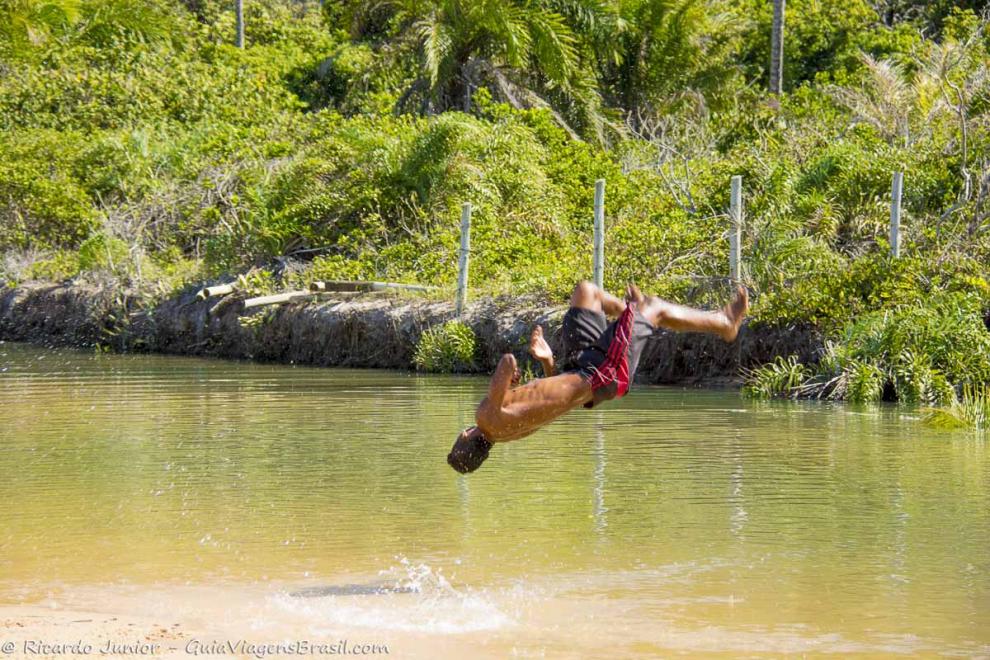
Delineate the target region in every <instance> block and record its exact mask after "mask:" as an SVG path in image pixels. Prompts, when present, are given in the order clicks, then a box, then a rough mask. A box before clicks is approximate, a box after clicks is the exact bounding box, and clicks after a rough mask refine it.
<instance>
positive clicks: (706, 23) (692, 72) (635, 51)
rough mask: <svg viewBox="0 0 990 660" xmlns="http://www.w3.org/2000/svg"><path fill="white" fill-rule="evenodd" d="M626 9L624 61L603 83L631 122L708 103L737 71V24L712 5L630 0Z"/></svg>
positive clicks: (608, 70) (606, 69)
mask: <svg viewBox="0 0 990 660" xmlns="http://www.w3.org/2000/svg"><path fill="white" fill-rule="evenodd" d="M621 10H622V15H621V17H622V21H623V23H622V24H623V27H624V29H623V31H622V33H621V35H620V38H619V39H618V40H617V43H618V45H619V51H620V52H619V57H618V58H617V60H616V61H615V63H614V64H612V63H606V64H605V65H604V66H603V80H604V82H605V85H606V89H608V90H609V92H610V93H609V100H610V101H612V102H613V103H614V104H616V105H619V106H621V107H622V108H623V109H624V110H626V111H627V112H628V113H629V114H630V117H632V118H636V117H648V116H655V115H657V114H664V113H665V112H666V111H667V110H669V108H670V106H671V104H672V103H675V102H678V101H679V100H683V99H691V102H692V103H694V102H696V101H697V100H698V99H699V98H700V99H701V100H702V101H703V104H707V103H709V102H710V101H711V100H712V98H713V97H715V96H718V95H719V94H720V92H721V91H722V90H724V89H725V88H726V87H727V85H726V82H727V79H728V78H730V77H731V76H733V75H735V73H736V72H737V71H738V67H736V66H735V65H734V64H733V63H732V61H731V57H730V49H729V48H728V47H727V46H728V44H729V42H731V38H732V34H733V33H734V25H732V24H731V22H730V21H731V19H730V18H729V16H728V15H727V14H724V13H721V12H719V11H716V6H715V5H713V3H711V2H706V1H705V0H625V2H623V3H622V6H621ZM634 123H635V122H634Z"/></svg>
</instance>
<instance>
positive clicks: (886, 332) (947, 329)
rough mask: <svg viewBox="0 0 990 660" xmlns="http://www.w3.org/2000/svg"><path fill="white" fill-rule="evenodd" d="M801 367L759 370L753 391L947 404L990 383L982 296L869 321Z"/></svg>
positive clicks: (938, 300)
mask: <svg viewBox="0 0 990 660" xmlns="http://www.w3.org/2000/svg"><path fill="white" fill-rule="evenodd" d="M800 366H801V365H798V364H795V363H794V362H793V361H791V362H786V363H785V362H779V363H777V364H774V365H767V366H764V367H762V368H760V369H757V370H755V371H754V372H752V373H751V375H750V377H749V379H748V380H749V382H748V384H747V387H746V390H747V392H749V393H751V394H754V395H757V396H781V395H783V396H817V397H822V396H827V397H829V398H835V399H845V400H848V401H856V402H873V401H880V400H881V399H883V398H888V399H892V400H898V401H903V402H907V403H929V404H930V403H944V402H948V401H951V400H952V398H953V397H954V394H955V392H956V391H959V390H962V389H963V388H966V387H971V386H977V385H980V384H982V383H987V382H990V333H988V332H987V329H986V327H985V325H984V323H983V314H982V311H981V307H980V302H979V300H978V299H977V298H974V297H973V296H965V295H962V294H951V293H950V294H940V295H937V296H934V297H931V298H930V299H929V300H927V301H926V302H924V303H917V304H912V305H906V306H901V307H897V308H894V309H889V310H883V311H877V312H871V313H869V314H865V315H863V316H862V317H860V318H859V319H857V320H855V321H853V322H851V323H850V324H849V325H848V327H847V328H846V330H845V331H844V332H843V334H842V336H841V338H840V339H839V340H838V341H836V342H834V343H831V344H830V345H829V346H828V349H827V351H826V353H825V355H824V356H823V357H822V359H821V361H820V363H819V364H818V365H816V366H815V367H814V368H809V369H807V370H804V369H799V367H800Z"/></svg>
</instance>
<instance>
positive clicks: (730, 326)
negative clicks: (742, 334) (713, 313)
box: [720, 285, 749, 342]
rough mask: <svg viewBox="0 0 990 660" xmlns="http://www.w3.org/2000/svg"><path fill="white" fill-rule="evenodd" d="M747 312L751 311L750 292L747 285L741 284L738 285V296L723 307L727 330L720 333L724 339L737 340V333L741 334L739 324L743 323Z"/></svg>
mask: <svg viewBox="0 0 990 660" xmlns="http://www.w3.org/2000/svg"><path fill="white" fill-rule="evenodd" d="M747 312H749V293H748V292H747V291H746V287H744V286H742V285H739V286H737V287H736V297H735V298H733V299H732V302H730V303H729V304H728V305H726V306H725V307H724V308H723V309H722V314H723V315H725V320H726V322H727V323H726V329H725V331H724V332H722V333H720V334H721V336H722V339H724V340H725V341H729V342H731V341H735V339H736V335H738V334H739V326H740V325H742V322H743V320H744V319H745V318H746V314H747Z"/></svg>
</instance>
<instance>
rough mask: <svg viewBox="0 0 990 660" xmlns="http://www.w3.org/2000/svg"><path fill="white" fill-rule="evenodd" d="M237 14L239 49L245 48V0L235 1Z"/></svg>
mask: <svg viewBox="0 0 990 660" xmlns="http://www.w3.org/2000/svg"><path fill="white" fill-rule="evenodd" d="M234 3H235V10H236V12H237V47H238V48H244V0H234Z"/></svg>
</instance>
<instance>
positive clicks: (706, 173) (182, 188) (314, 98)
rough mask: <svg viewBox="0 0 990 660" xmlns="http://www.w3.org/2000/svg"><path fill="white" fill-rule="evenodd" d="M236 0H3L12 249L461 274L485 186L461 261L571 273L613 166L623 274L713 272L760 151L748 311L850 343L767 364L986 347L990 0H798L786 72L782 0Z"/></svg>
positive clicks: (428, 278) (772, 379)
mask: <svg viewBox="0 0 990 660" xmlns="http://www.w3.org/2000/svg"><path fill="white" fill-rule="evenodd" d="M245 7H246V26H247V35H246V42H247V47H246V48H244V49H238V48H236V47H234V46H233V39H234V14H233V11H232V6H231V4H229V3H224V2H217V1H215V0H186V4H184V5H176V4H175V3H172V2H166V1H165V0H148V1H146V2H140V3H139V2H134V0H2V1H0V74H2V75H0V252H2V253H3V255H4V256H3V260H2V261H0V279H3V280H5V281H7V282H8V283H16V282H18V281H22V280H26V279H30V278H47V279H61V278H67V277H85V278H102V279H104V280H106V279H107V278H113V280H114V281H116V282H118V283H122V284H124V285H127V286H131V287H133V288H134V289H136V290H143V291H156V292H157V293H158V294H164V293H167V292H168V291H171V290H174V288H176V287H179V286H182V285H184V284H186V283H188V282H192V281H197V280H202V279H204V278H207V277H211V276H216V275H220V274H225V273H235V272H240V273H244V272H248V271H251V272H254V273H258V272H261V271H262V270H264V271H265V272H271V273H274V276H273V278H274V279H273V280H272V286H277V285H278V281H279V280H278V278H279V277H282V278H283V283H287V282H285V280H286V278H291V279H292V281H293V283H301V282H302V281H305V280H307V279H318V278H374V279H388V280H406V281H418V282H422V283H426V284H434V285H441V286H451V285H452V284H453V281H454V277H455V271H456V264H457V243H458V218H459V207H460V204H461V203H462V202H464V201H470V202H472V203H473V204H474V208H475V212H474V217H473V253H472V270H471V284H472V286H473V287H474V288H476V289H481V290H482V291H488V292H493V293H494V292H505V291H536V292H544V293H545V294H546V295H548V296H550V297H553V298H559V297H561V296H562V295H563V294H564V293H565V292H566V291H567V289H568V288H569V287H570V286H571V285H572V283H573V281H574V280H575V279H577V278H579V277H586V276H588V275H589V274H590V269H591V255H590V242H591V200H592V191H593V182H594V180H595V179H597V178H605V179H606V180H607V193H606V200H607V212H608V219H607V234H608V240H607V252H608V258H607V267H606V285H607V286H609V287H611V288H615V289H617V288H619V287H620V286H621V284H622V283H623V282H625V281H627V280H629V279H635V280H636V281H637V282H638V283H639V284H640V285H641V286H642V287H643V288H644V289H649V290H655V291H658V292H660V293H661V294H663V295H667V296H671V297H674V298H677V299H681V300H690V301H693V302H700V303H707V302H712V301H714V300H716V299H719V298H721V297H723V296H724V295H725V292H726V290H727V287H726V286H725V284H726V282H725V279H724V277H725V275H726V273H727V261H728V257H727V253H728V222H727V217H726V209H727V206H728V191H729V178H730V176H732V175H734V174H740V175H742V176H743V180H744V200H745V206H746V218H745V228H744V232H743V257H744V262H745V263H744V273H743V277H744V280H745V282H746V284H747V285H748V286H749V287H750V290H751V291H752V292H753V294H754V295H753V298H754V308H753V312H754V324H756V325H758V324H793V325H795V326H814V327H817V328H819V329H821V330H822V331H823V332H825V333H826V334H827V335H829V336H831V337H833V338H834V339H835V342H836V343H835V345H834V347H833V348H832V349H831V350H830V351H829V352H828V353H827V354H826V355H825V356H823V358H822V360H821V362H820V363H819V364H814V365H799V364H797V363H796V362H793V361H790V362H789V361H787V360H786V359H784V358H783V357H782V361H781V362H779V363H777V364H776V365H769V366H767V367H766V368H764V369H761V370H758V371H756V372H754V374H753V378H752V381H751V387H750V389H751V390H752V391H753V392H755V393H759V394H764V395H784V396H802V395H804V396H832V397H840V398H841V397H844V398H852V399H860V400H876V399H879V398H888V399H889V398H900V399H905V400H911V401H933V402H934V401H940V400H947V399H950V398H951V396H952V395H951V393H952V392H953V391H959V390H961V387H962V386H963V385H964V384H966V383H973V384H976V383H980V382H985V381H986V380H987V379H988V377H990V344H988V341H987V338H986V337H987V335H986V332H985V329H984V330H983V332H982V334H981V328H983V314H984V313H985V312H986V310H987V309H988V306H990V305H988V303H990V284H988V276H987V264H988V263H990V233H988V231H987V230H988V228H990V71H988V54H990V32H988V30H987V26H986V20H985V17H982V16H981V12H985V11H987V3H986V2H980V1H973V0H967V1H965V2H947V1H945V0H935V1H933V2H922V1H920V0H913V1H912V0H875V1H874V2H867V1H866V0H841V1H840V0H791V2H789V3H788V17H787V34H786V40H785V69H784V75H785V91H784V93H783V94H782V95H781V96H780V97H779V98H778V97H775V96H772V95H770V94H768V93H767V91H766V77H767V76H766V69H767V66H768V59H769V51H770V23H771V17H772V7H771V3H769V2H766V1H765V0H735V1H732V2H730V1H728V0H621V1H618V0H615V1H609V0H528V1H523V0H478V1H471V2H469V1H467V0H428V1H425V2H419V1H416V2H414V1H412V0H396V1H394V2H388V3H367V2H358V1H356V0H346V1H339V0H338V1H331V0H327V2H325V3H324V5H323V6H322V8H321V7H320V6H319V5H318V4H316V3H315V2H309V3H306V2H287V1H285V0H245ZM896 170H900V171H903V172H904V177H905V178H904V180H905V189H904V218H903V225H904V226H903V247H902V258H900V259H897V260H894V259H892V258H891V257H889V256H888V253H889V249H888V244H887V228H888V218H889V194H890V192H889V191H890V181H891V175H892V173H893V172H894V171H896ZM289 262H293V263H296V262H301V263H302V264H303V267H302V268H301V269H300V268H298V267H295V266H293V267H292V268H286V267H285V266H286V264H288V263H289ZM296 280H299V281H300V282H296Z"/></svg>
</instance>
